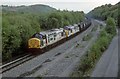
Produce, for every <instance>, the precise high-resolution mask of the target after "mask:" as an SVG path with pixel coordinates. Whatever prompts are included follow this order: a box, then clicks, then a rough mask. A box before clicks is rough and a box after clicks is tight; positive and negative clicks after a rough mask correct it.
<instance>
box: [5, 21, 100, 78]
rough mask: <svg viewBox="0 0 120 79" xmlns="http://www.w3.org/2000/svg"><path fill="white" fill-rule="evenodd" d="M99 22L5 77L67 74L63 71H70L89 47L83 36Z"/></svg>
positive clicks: (11, 71)
mask: <svg viewBox="0 0 120 79" xmlns="http://www.w3.org/2000/svg"><path fill="white" fill-rule="evenodd" d="M98 24H99V23H98V22H96V21H94V20H93V21H92V25H91V27H89V28H88V29H87V30H86V31H84V32H83V33H81V34H79V35H78V36H76V37H74V38H73V39H71V40H69V41H67V42H65V43H64V44H61V45H60V46H57V47H56V48H54V49H52V50H50V51H48V52H46V53H44V54H42V55H39V56H37V57H36V58H34V59H32V60H30V61H28V62H25V63H23V64H21V65H19V66H17V67H15V68H13V69H11V70H9V71H7V72H5V73H3V77H24V76H32V77H36V76H39V75H43V76H52V75H54V76H58V75H59V76H66V75H67V74H66V75H63V74H62V73H65V72H68V70H69V68H72V67H73V66H74V65H75V61H76V62H77V60H79V58H80V57H81V56H82V55H83V53H84V52H85V51H86V48H88V47H89V44H90V42H89V43H88V41H84V42H81V41H82V38H83V37H84V36H85V35H86V34H89V33H90V32H91V29H92V28H93V27H94V26H96V25H98ZM98 32H99V31H98ZM93 36H94V37H97V33H93ZM93 39H95V38H92V40H93ZM93 42H94V41H93ZM77 43H79V44H80V45H81V47H75V46H76V45H77ZM87 46H88V47H87ZM68 66H69V67H68ZM70 66H71V67H70ZM66 69H68V70H66ZM65 70H66V71H65Z"/></svg>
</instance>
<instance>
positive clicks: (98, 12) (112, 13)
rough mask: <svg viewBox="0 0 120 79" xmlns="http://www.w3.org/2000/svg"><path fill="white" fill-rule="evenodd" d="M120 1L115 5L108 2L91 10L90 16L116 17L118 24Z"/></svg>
mask: <svg viewBox="0 0 120 79" xmlns="http://www.w3.org/2000/svg"><path fill="white" fill-rule="evenodd" d="M119 7H120V2H118V3H117V4H115V5H111V4H106V5H102V6H100V7H97V8H95V9H94V10H92V11H91V12H89V13H88V15H89V16H91V17H93V18H95V19H101V20H106V19H107V18H108V17H112V18H114V19H115V22H116V24H118V22H117V21H118V17H120V12H119Z"/></svg>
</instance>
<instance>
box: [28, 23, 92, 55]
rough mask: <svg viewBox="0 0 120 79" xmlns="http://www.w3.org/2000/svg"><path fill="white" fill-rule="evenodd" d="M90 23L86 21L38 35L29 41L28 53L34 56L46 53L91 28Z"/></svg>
mask: <svg viewBox="0 0 120 79" xmlns="http://www.w3.org/2000/svg"><path fill="white" fill-rule="evenodd" d="M90 23H91V22H89V21H85V22H81V23H78V24H74V25H69V26H65V27H64V28H59V29H51V30H47V31H43V32H40V33H36V34H34V35H33V36H32V38H30V39H29V40H28V51H29V53H32V54H41V53H44V52H46V51H48V50H50V49H52V48H54V47H56V46H57V45H60V44H62V43H64V42H65V41H67V40H69V39H71V38H73V37H74V36H76V35H78V34H79V33H80V32H82V31H84V30H86V29H87V28H88V27H89V26H90Z"/></svg>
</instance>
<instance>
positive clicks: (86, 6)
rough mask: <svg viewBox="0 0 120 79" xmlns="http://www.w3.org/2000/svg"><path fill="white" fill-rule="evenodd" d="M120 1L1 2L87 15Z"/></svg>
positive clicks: (15, 0) (11, 0)
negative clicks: (97, 8)
mask: <svg viewBox="0 0 120 79" xmlns="http://www.w3.org/2000/svg"><path fill="white" fill-rule="evenodd" d="M118 2H119V0H0V5H1V4H5V5H14V6H17V5H33V4H44V5H49V6H51V7H54V8H56V9H60V10H63V9H67V10H74V11H84V12H85V13H87V12H89V11H90V10H92V9H94V8H95V7H97V6H101V5H104V4H109V3H110V4H112V5H114V4H116V3H118Z"/></svg>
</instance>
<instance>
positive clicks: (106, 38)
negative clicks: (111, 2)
mask: <svg viewBox="0 0 120 79" xmlns="http://www.w3.org/2000/svg"><path fill="white" fill-rule="evenodd" d="M106 23H107V25H106V27H105V28H104V29H103V30H102V31H101V32H100V35H99V37H98V39H97V40H96V42H95V43H94V44H93V45H92V47H91V48H90V50H89V51H87V53H86V55H84V56H83V58H82V59H81V61H80V65H79V67H78V70H77V71H75V72H73V73H72V76H73V77H75V76H79V77H83V76H89V75H88V74H89V73H90V72H91V70H92V68H94V66H95V64H96V62H97V61H98V59H99V58H100V57H101V55H102V54H103V52H104V51H105V50H106V49H107V48H108V46H109V44H110V42H111V40H112V38H113V37H114V36H115V35H116V27H115V23H114V19H113V18H110V17H109V18H107V21H106Z"/></svg>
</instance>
